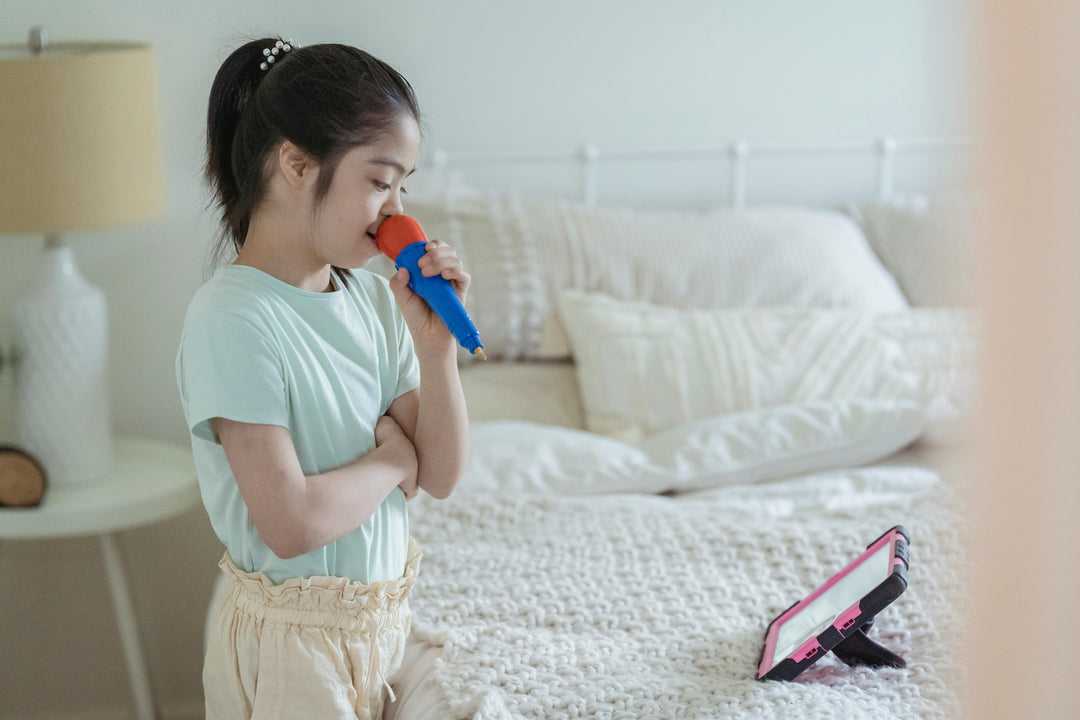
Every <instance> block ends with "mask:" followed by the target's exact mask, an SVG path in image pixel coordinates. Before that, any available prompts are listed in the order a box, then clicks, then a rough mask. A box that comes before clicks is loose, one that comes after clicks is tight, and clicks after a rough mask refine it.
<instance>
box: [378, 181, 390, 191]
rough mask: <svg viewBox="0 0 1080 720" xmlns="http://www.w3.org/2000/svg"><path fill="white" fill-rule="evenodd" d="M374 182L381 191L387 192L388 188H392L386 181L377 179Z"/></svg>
mask: <svg viewBox="0 0 1080 720" xmlns="http://www.w3.org/2000/svg"><path fill="white" fill-rule="evenodd" d="M374 183H375V187H376V189H378V191H379V192H386V191H387V190H389V189H390V186H389V185H387V184H386V183H384V182H379V181H378V180H375V181H374Z"/></svg>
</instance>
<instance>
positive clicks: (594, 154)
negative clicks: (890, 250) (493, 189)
mask: <svg viewBox="0 0 1080 720" xmlns="http://www.w3.org/2000/svg"><path fill="white" fill-rule="evenodd" d="M979 142H980V140H979V138H976V137H971V136H951V137H950V136H942V137H922V138H898V137H894V136H893V135H883V136H881V137H878V138H872V139H865V140H846V141H823V142H804V143H798V142H764V141H763V142H758V141H753V142H751V141H748V140H745V139H738V140H734V141H732V142H730V143H728V144H727V145H726V146H720V147H706V148H686V149H669V150H601V149H600V147H599V146H597V145H596V144H595V143H591V142H589V143H585V144H584V145H582V146H580V147H579V148H578V149H576V150H572V151H551V152H545V151H506V152H502V151H483V150H474V151H468V150H464V151H448V150H445V149H437V150H435V151H434V152H433V153H432V154H431V156H430V162H431V166H432V170H433V171H434V172H435V173H436V175H442V176H445V173H446V172H447V170H448V169H450V168H458V167H461V166H465V165H473V166H475V165H535V164H567V163H574V164H577V165H578V173H579V176H580V180H581V201H582V202H583V203H584V204H585V205H586V206H587V207H596V205H597V202H598V200H599V196H600V190H599V178H600V165H601V163H602V162H603V161H605V160H607V161H625V160H635V161H637V160H645V161H657V162H664V161H674V160H695V161H697V160H700V161H703V162H713V163H724V162H726V163H728V164H729V169H728V172H729V173H730V180H731V190H730V193H731V195H730V203H731V206H732V207H735V208H743V207H746V204H747V188H748V186H749V165H750V159H751V158H752V157H778V156H779V157H783V156H807V155H819V156H820V155H826V156H839V155H877V157H878V181H877V196H878V198H879V199H882V200H887V199H889V198H892V197H893V196H894V194H895V190H894V188H895V176H896V157H897V155H898V154H899V153H900V152H904V153H926V152H943V151H952V150H970V149H971V148H973V147H974V146H976V145H977V144H979Z"/></svg>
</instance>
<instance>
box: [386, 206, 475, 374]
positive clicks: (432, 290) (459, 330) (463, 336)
mask: <svg viewBox="0 0 1080 720" xmlns="http://www.w3.org/2000/svg"><path fill="white" fill-rule="evenodd" d="M375 246H376V247H378V248H379V252H381V253H382V254H383V255H386V256H387V257H388V258H390V259H391V260H393V261H394V267H396V268H398V269H399V270H400V269H401V268H405V269H406V270H408V271H409V288H410V289H411V290H412V291H413V292H414V293H416V294H417V295H419V296H420V297H422V298H423V299H424V302H426V303H427V304H428V307H430V308H431V309H432V310H434V311H435V314H436V315H438V316H439V319H440V320H442V321H443V324H444V325H446V327H447V329H449V330H450V332H451V334H452V335H453V336H454V337H455V338H457V341H458V342H459V343H460V344H461V347H463V348H465V349H466V350H468V351H469V352H471V353H472V354H473V355H475V356H477V357H478V358H480V359H481V360H486V359H487V355H485V354H484V346H483V344H482V343H481V342H480V332H479V331H478V330H477V329H476V325H475V324H473V321H472V318H470V317H469V313H467V312H466V311H465V307H464V306H463V305H462V304H461V300H460V299H458V296H457V293H456V292H454V288H453V286H452V285H450V282H449V281H448V280H446V278H444V277H442V276H441V275H433V276H432V277H425V276H424V275H423V274H422V273H421V272H420V267H419V266H418V265H417V262H418V261H419V260H420V258H422V257H423V256H424V253H425V252H426V248H427V236H425V235H424V230H423V228H421V227H420V223H418V222H417V221H416V220H414V219H413V218H411V217H409V216H408V215H391V216H390V217H388V218H386V220H383V222H382V225H380V226H379V232H378V233H376V234H375Z"/></svg>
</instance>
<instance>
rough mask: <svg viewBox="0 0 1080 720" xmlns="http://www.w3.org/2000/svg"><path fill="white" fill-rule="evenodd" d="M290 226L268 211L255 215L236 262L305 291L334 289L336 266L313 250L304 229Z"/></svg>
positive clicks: (328, 290)
mask: <svg viewBox="0 0 1080 720" xmlns="http://www.w3.org/2000/svg"><path fill="white" fill-rule="evenodd" d="M290 225H291V224H290V223H287V222H282V221H281V220H280V219H275V218H271V217H268V216H267V215H266V214H265V213H254V214H252V217H251V222H250V224H249V225H248V233H247V237H246V238H245V239H244V245H243V247H241V248H240V252H239V253H238V254H237V256H236V260H235V261H233V263H234V264H235V265H249V266H251V267H253V268H256V269H258V270H262V271H263V272H264V273H266V274H268V275H272V276H273V277H276V278H277V279H278V280H281V281H282V282H286V283H288V284H289V285H292V286H294V287H298V288H300V289H301V290H308V291H311V292H330V291H332V290H333V289H334V287H333V283H332V282H331V279H330V277H331V274H332V270H333V269H332V268H331V266H330V265H329V264H326V263H322V262H320V261H319V260H318V259H317V258H315V257H314V256H313V255H312V254H311V253H310V252H309V249H310V243H309V242H308V241H307V239H306V238H305V236H304V230H303V229H302V228H294V227H291V226H290Z"/></svg>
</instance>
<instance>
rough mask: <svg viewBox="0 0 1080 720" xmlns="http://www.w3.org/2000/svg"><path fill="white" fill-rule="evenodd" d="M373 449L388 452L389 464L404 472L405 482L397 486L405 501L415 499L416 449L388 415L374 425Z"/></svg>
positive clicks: (418, 488) (417, 467)
mask: <svg viewBox="0 0 1080 720" xmlns="http://www.w3.org/2000/svg"><path fill="white" fill-rule="evenodd" d="M375 447H377V448H382V449H385V450H388V451H390V452H391V457H392V460H391V462H392V463H393V464H394V465H396V466H398V467H400V468H401V469H402V470H403V471H404V472H405V480H403V481H402V482H401V483H399V484H398V487H399V488H401V491H402V492H404V493H405V499H406V500H412V499H413V498H414V497H416V493H417V492H419V491H420V486H419V485H418V484H417V482H416V479H417V472H418V470H419V464H418V463H417V460H416V448H415V447H414V446H413V444H412V441H411V440H409V437H408V436H407V435H406V434H405V431H404V430H402V429H401V426H400V425H398V424H397V422H396V421H395V420H394V419H393V418H392V417H390V416H389V415H383V416H382V417H380V418H379V420H378V422H376V423H375Z"/></svg>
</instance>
